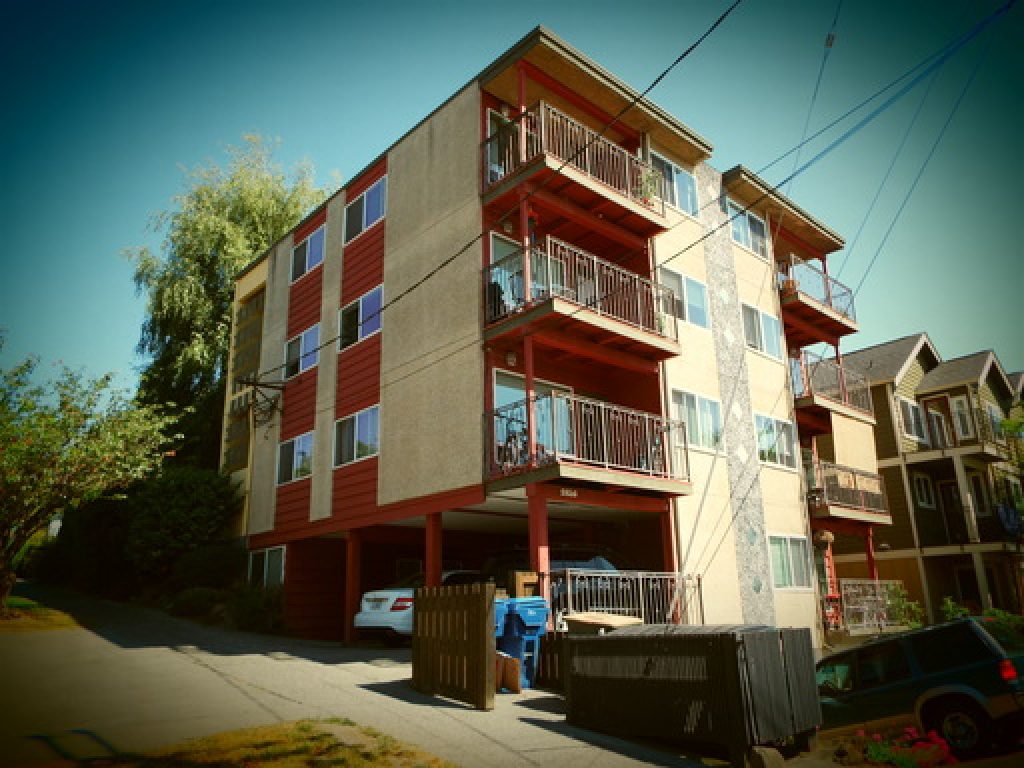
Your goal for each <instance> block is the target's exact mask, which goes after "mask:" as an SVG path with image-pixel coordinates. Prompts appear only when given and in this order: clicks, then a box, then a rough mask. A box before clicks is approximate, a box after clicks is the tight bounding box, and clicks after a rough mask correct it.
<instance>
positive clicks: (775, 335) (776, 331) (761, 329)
mask: <svg viewBox="0 0 1024 768" xmlns="http://www.w3.org/2000/svg"><path fill="white" fill-rule="evenodd" d="M746 310H750V311H752V312H756V313H757V333H758V337H757V345H754V344H751V343H750V339H749V338H748V336H747V322H746V317H744V312H745V311H746ZM740 320H741V324H742V325H743V342H744V344H745V345H746V347H747V349H752V350H753V351H755V352H758V353H759V354H762V355H764V356H765V357H767V358H770V359H771V360H776V361H778V362H782V357H783V351H784V350H783V348H782V322H781V321H780V320H779V318H777V317H775V315H772V314H769V313H768V312H765V311H764V310H762V309H761V308H760V307H755V306H754V305H753V304H747V303H746V302H740ZM765 321H770V322H771V323H773V324H774V328H773V329H772V331H773V332H772V333H769V331H768V329H767V328H766V327H765ZM768 338H772V339H774V340H775V343H776V344H777V345H778V354H775V353H773V352H771V351H769V349H768V345H767V344H766V343H765V340H766V339H768Z"/></svg>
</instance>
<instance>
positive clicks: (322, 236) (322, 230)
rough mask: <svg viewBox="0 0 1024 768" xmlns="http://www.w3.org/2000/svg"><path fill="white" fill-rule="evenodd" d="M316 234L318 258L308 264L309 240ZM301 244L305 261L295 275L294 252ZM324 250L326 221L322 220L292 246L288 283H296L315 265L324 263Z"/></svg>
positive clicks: (325, 249) (325, 246)
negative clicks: (300, 270)
mask: <svg viewBox="0 0 1024 768" xmlns="http://www.w3.org/2000/svg"><path fill="white" fill-rule="evenodd" d="M317 234H320V260H319V261H317V262H316V264H314V265H312V266H310V265H309V242H310V240H312V239H313V237H314V236H315V235H317ZM303 245H305V246H306V263H305V268H304V269H303V270H302V272H301V273H300V274H298V275H296V274H295V253H296V251H298V250H299V248H301V247H302V246H303ZM326 251H327V222H324V223H323V224H321V225H320V226H319V227H317V228H316V229H314V230H313V231H312V232H310V233H309V234H308V235H306V236H305V237H304V238H302V240H300V241H299V242H298V243H296V244H295V245H294V246H293V247H292V261H291V271H290V272H289V274H290V275H291V280H290V281H289V285H292V284H294V283H297V282H298V281H299V280H301V279H302V278H304V277H305V276H306V275H308V274H309V273H310V272H312V271H313V270H314V269H316V268H317V267H319V266H320V265H322V264H323V263H324V258H325V256H326Z"/></svg>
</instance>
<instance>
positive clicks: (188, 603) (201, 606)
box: [167, 587, 229, 618]
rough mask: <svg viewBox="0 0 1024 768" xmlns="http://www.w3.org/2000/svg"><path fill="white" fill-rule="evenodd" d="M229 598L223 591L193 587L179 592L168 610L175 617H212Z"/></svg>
mask: <svg viewBox="0 0 1024 768" xmlns="http://www.w3.org/2000/svg"><path fill="white" fill-rule="evenodd" d="M228 598H229V595H228V593H227V592H225V591H224V590H222V589H210V588H209V587H191V588H189V589H185V590H182V591H181V592H179V593H178V594H177V595H176V596H175V598H174V599H173V600H172V601H171V604H170V605H169V606H168V607H167V610H168V611H169V612H170V613H171V614H173V615H175V616H187V617H190V618H205V617H207V616H210V615H211V614H212V613H213V610H214V608H216V607H217V606H218V605H223V604H224V603H225V602H226V601H227V600H228Z"/></svg>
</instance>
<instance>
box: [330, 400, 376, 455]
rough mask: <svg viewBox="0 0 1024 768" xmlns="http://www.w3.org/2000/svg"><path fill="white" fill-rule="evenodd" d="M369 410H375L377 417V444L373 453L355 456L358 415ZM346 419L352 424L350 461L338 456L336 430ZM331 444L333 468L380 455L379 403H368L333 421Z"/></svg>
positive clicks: (357, 438) (356, 451) (357, 439)
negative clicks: (368, 404) (342, 459)
mask: <svg viewBox="0 0 1024 768" xmlns="http://www.w3.org/2000/svg"><path fill="white" fill-rule="evenodd" d="M371 411H376V412H377V417H376V418H377V429H376V432H377V445H376V447H375V450H374V452H373V453H369V454H367V455H366V456H357V455H356V454H357V453H358V446H359V417H360V416H361V415H363V414H364V413H370V412H371ZM346 421H351V422H352V424H353V428H352V443H353V445H352V459H351V460H350V461H344V462H343V461H341V460H340V457H339V456H338V431H339V430H340V429H341V425H342V423H344V422H346ZM333 446H334V447H333V449H332V450H333V452H334V456H333V457H332V462H333V467H334V468H335V469H338V468H340V467H348V466H351V465H353V464H358V463H359V462H361V461H366V460H367V459H373V458H376V457H377V456H380V403H375V404H374V405H370V406H367V407H366V408H362V409H360V410H358V411H354V412H352V413H349V414H347V415H345V416H342V417H341V418H340V419H338V420H336V421H335V422H334V441H333Z"/></svg>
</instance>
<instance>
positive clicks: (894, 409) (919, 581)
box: [836, 333, 1024, 621]
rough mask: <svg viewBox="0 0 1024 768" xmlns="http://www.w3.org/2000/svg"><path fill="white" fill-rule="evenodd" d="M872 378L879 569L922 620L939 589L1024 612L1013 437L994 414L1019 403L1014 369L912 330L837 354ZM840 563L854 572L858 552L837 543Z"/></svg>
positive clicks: (861, 567) (859, 570)
mask: <svg viewBox="0 0 1024 768" xmlns="http://www.w3.org/2000/svg"><path fill="white" fill-rule="evenodd" d="M846 361H847V363H848V364H849V365H855V366H857V367H858V368H860V369H861V370H863V371H865V372H866V373H867V375H868V376H869V378H870V383H871V399H872V402H873V404H874V409H875V414H876V419H877V424H876V426H875V446H876V451H877V456H878V464H879V467H880V468H881V470H880V472H881V475H882V477H883V479H884V484H885V492H886V495H887V497H888V501H889V509H890V512H891V514H892V518H893V524H892V526H890V527H889V528H887V529H886V530H885V532H884V534H883V536H882V537H881V538H880V539H879V540H878V541H876V548H879V549H881V551H879V552H878V553H877V555H876V561H877V566H876V568H877V571H878V572H879V573H880V574H881V576H882V577H883V578H886V579H898V580H900V581H902V582H903V583H904V585H905V587H906V589H907V591H908V593H909V594H910V596H911V598H913V599H915V600H918V601H920V602H921V603H922V605H923V606H924V608H925V610H926V612H927V616H928V618H929V620H931V621H935V620H939V621H941V620H942V614H941V611H940V608H941V604H942V600H943V598H944V597H947V596H948V597H951V598H953V599H954V600H956V601H957V602H959V603H961V604H966V605H967V606H969V607H970V608H971V609H972V610H974V611H979V612H980V610H981V609H983V608H990V607H997V608H1003V609H1007V610H1011V611H1014V612H1018V613H1019V612H1020V610H1021V605H1022V603H1021V593H1022V586H1024V584H1022V580H1021V577H1022V568H1024V558H1022V549H1021V534H1022V530H1021V523H1020V511H1021V510H1024V496H1022V493H1021V463H1022V460H1024V453H1022V451H1021V441H1020V439H1019V436H1014V435H1009V434H1004V432H1003V429H1002V427H1001V424H1002V422H1003V420H1004V419H1005V418H1006V417H1007V416H1008V415H1009V414H1010V413H1011V409H1012V408H1013V407H1014V405H1015V404H1019V403H1020V398H1021V380H1022V378H1024V377H1022V375H1021V374H1020V373H1014V374H1010V375H1007V374H1006V372H1005V371H1004V370H1003V367H1002V365H1001V364H1000V362H999V360H998V358H997V357H996V356H995V354H994V353H993V352H992V351H990V350H986V351H982V352H977V353H974V354H971V355H966V356H964V357H958V358H955V359H952V360H943V359H942V357H941V356H940V355H939V352H938V350H936V348H935V346H934V345H933V344H932V342H931V340H930V339H929V338H928V335H927V334H925V333H918V334H914V335H911V336H906V337H904V338H901V339H896V340H894V341H889V342H886V343H884V344H879V345H877V346H873V347H869V348H867V349H862V350H859V351H856V352H853V353H851V354H848V355H847V356H846ZM836 552H837V554H836V561H837V569H838V572H839V574H840V575H843V576H862V575H864V574H865V571H866V562H865V558H864V556H863V554H861V553H859V552H854V551H852V549H851V543H850V542H848V541H838V542H837V543H836Z"/></svg>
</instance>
